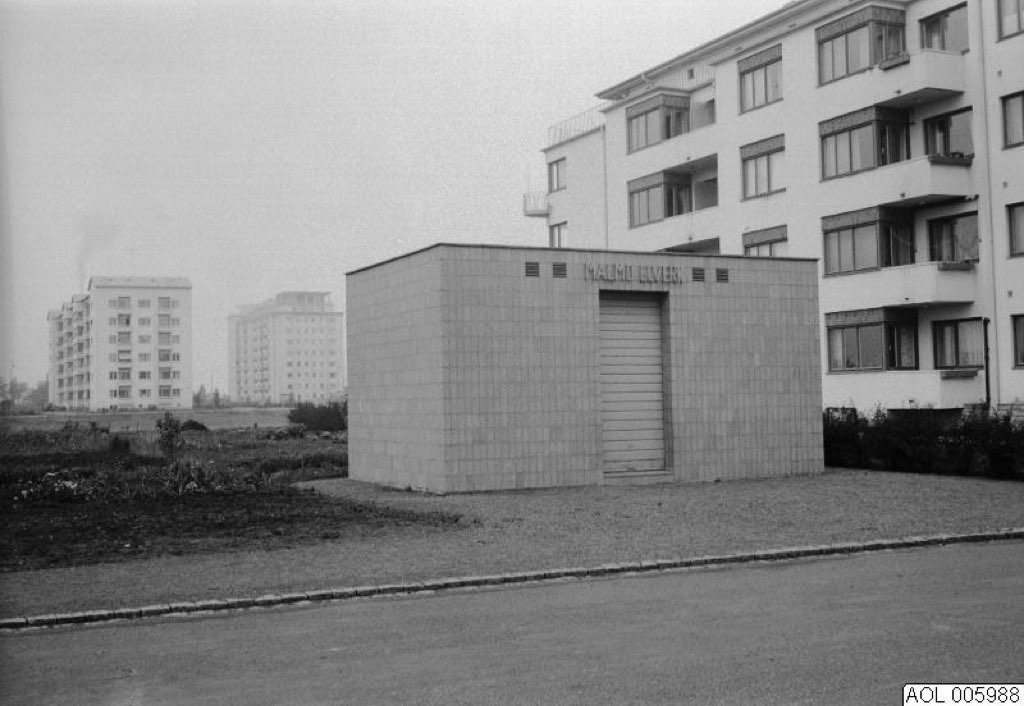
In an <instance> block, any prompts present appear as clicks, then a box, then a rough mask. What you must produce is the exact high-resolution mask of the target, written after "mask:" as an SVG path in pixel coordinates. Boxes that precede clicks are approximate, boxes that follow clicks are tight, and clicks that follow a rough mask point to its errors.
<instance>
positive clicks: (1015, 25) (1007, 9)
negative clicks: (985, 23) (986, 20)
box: [999, 0, 1024, 39]
mask: <svg viewBox="0 0 1024 706" xmlns="http://www.w3.org/2000/svg"><path fill="white" fill-rule="evenodd" d="M1022 31H1024V0H999V38H1000V39H1002V38H1005V37H1010V36H1013V35H1014V34H1020V33H1021V32H1022Z"/></svg>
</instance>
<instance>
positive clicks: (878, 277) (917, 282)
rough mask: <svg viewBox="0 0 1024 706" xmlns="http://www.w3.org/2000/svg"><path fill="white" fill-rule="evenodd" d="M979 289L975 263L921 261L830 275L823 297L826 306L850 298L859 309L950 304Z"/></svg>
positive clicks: (967, 301)
mask: <svg viewBox="0 0 1024 706" xmlns="http://www.w3.org/2000/svg"><path fill="white" fill-rule="evenodd" d="M977 290H978V278H977V275H976V273H975V268H974V263H971V262H919V263H915V264H913V265H901V266H898V267H883V268H882V269H880V270H871V271H868V272H860V273H857V274H849V275H836V276H832V277H826V278H825V279H824V280H822V284H821V298H822V306H823V308H824V309H826V310H830V309H834V308H842V307H843V306H845V305H846V304H848V303H849V302H857V308H858V309H875V308H880V307H920V306H950V305H958V304H959V305H962V304H970V303H972V302H973V301H974V300H975V299H976V298H977V294H978V293H977ZM832 302H835V303H836V304H837V306H833V305H832V304H831V303H832ZM847 308H849V307H847Z"/></svg>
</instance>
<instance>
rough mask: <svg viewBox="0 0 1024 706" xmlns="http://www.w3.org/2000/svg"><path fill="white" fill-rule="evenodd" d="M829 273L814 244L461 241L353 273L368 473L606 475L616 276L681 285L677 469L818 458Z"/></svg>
mask: <svg viewBox="0 0 1024 706" xmlns="http://www.w3.org/2000/svg"><path fill="white" fill-rule="evenodd" d="M527 262H530V263H536V264H537V266H538V273H539V276H536V277H534V276H526V272H525V268H526V263H527ZM556 264H558V265H564V267H565V269H564V272H565V276H564V277H555V276H554V272H555V266H556ZM616 267H619V268H620V270H619V273H618V275H616V276H612V277H600V276H598V277H595V276H594V273H595V272H601V271H603V272H605V273H614V272H615V271H616V269H615V268H616ZM623 267H625V268H626V269H621V268H623ZM651 267H664V268H673V272H674V273H675V274H674V275H673V276H672V277H670V278H668V280H666V279H664V278H662V279H659V278H656V277H650V276H649V275H650V273H651V272H652V271H653V270H651V269H646V270H645V269H643V268H651ZM695 268H696V269H702V270H703V271H704V275H705V277H704V281H695V280H694V276H693V271H694V269H695ZM719 270H721V271H727V275H726V276H725V277H726V278H727V281H720V280H719V277H718V271H719ZM644 272H646V273H647V275H648V276H646V277H645V276H644V274H643V273H644ZM624 275H625V276H624ZM817 281H818V278H817V266H816V263H815V262H814V261H811V260H795V259H780V258H764V259H762V258H744V257H727V256H701V255H674V254H664V253H634V252H629V253H622V252H608V251H580V250H553V249H547V248H544V249H531V248H504V247H488V246H461V245H438V246H434V247H432V248H428V249H426V250H424V251H420V252H418V253H413V254H411V255H408V256H405V257H403V258H398V259H396V260H393V261H390V262H388V263H382V264H381V265H378V266H374V267H371V268H367V269H365V270H361V271H358V272H355V273H350V275H349V277H348V287H349V291H348V309H349V336H348V345H349V365H350V387H349V390H350V396H349V404H350V432H349V443H350V458H351V466H350V468H351V474H352V477H354V478H361V479H365V480H372V481H374V482H380V483H384V484H387V485H394V486H399V487H404V486H411V487H413V488H420V489H425V490H431V491H435V492H457V491H474V490H497V489H512V488H526V487H545V486H564V485H587V484H598V483H601V482H602V455H601V454H602V448H601V446H602V442H601V430H602V427H601V399H600V377H599V361H600V336H599V327H598V322H599V313H600V309H599V295H600V292H601V291H602V290H611V291H615V290H620V291H648V292H659V293H663V294H664V295H665V303H664V307H665V321H666V326H665V331H664V347H665V349H666V358H665V360H666V365H665V375H666V384H665V407H666V410H665V412H666V414H665V416H666V425H667V428H668V430H669V434H668V435H667V436H668V437H669V441H668V448H667V449H666V458H667V465H668V468H667V470H670V471H671V476H672V477H673V478H675V479H676V480H678V481H697V480H714V479H729V478H748V477H766V476H785V475H792V474H801V473H813V472H818V471H820V470H821V469H822V467H823V450H822V440H821V408H822V407H821V375H820V355H819V340H820V338H819V331H818V304H817Z"/></svg>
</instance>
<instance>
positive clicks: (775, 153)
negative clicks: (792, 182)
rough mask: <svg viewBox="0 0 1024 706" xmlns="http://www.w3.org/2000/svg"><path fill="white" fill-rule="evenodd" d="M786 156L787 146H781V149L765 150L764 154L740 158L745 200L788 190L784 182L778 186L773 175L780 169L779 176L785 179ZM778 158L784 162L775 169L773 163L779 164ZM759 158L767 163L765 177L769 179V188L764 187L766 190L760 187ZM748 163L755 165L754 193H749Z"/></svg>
mask: <svg viewBox="0 0 1024 706" xmlns="http://www.w3.org/2000/svg"><path fill="white" fill-rule="evenodd" d="M785 158H786V148H785V147H781V148H779V149H775V150H772V151H771V152H765V153H764V154H758V155H754V156H751V157H747V158H746V159H743V160H740V162H741V166H740V170H741V172H742V182H743V200H744V201H748V200H750V199H760V198H764V197H766V196H771V195H772V194H778V193H782V192H783V191H785V190H786V186H785V184H782V185H781V186H776V184H775V178H774V177H773V175H774V174H775V173H776V171H780V172H781V174H780V175H779V177H778V178H779V179H781V180H782V181H785ZM778 159H782V160H783V163H782V165H781V166H776V168H775V169H773V168H772V167H773V164H777V162H776V160H778ZM758 160H764V165H765V167H764V176H765V178H766V179H767V182H768V183H767V188H766V189H764V190H760V188H759V184H760V171H759V169H758ZM748 165H750V166H752V167H753V175H754V193H747V186H748V180H747V169H748Z"/></svg>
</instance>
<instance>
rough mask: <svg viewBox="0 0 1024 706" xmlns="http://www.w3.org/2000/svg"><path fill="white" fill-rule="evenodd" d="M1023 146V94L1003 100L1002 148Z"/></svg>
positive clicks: (1016, 94)
mask: <svg viewBox="0 0 1024 706" xmlns="http://www.w3.org/2000/svg"><path fill="white" fill-rule="evenodd" d="M1021 144H1024V92H1021V93H1015V94H1013V95H1012V96H1006V97H1004V98H1003V146H1004V147H1015V146H1016V145H1021Z"/></svg>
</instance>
